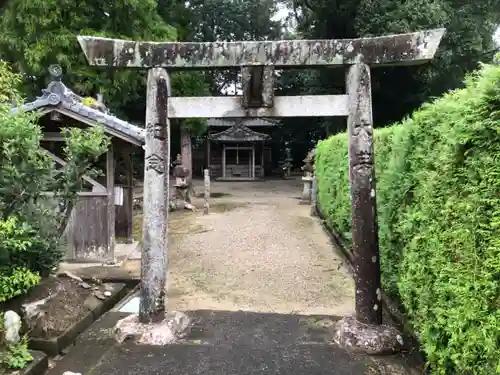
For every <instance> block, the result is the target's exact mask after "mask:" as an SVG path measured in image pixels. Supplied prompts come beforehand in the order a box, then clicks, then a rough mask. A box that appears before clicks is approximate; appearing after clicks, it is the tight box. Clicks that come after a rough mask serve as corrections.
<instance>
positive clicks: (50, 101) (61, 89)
mask: <svg viewBox="0 0 500 375" xmlns="http://www.w3.org/2000/svg"><path fill="white" fill-rule="evenodd" d="M101 107H102V110H99V109H97V108H94V107H91V106H90V105H86V104H84V98H83V97H81V96H79V95H77V94H75V93H74V92H73V91H72V90H70V89H69V88H68V87H67V86H66V85H65V84H64V83H62V82H61V81H60V80H57V79H55V80H53V81H51V82H50V83H49V84H48V86H47V88H45V89H43V90H42V95H41V96H39V97H37V98H36V99H35V100H34V101H32V102H29V103H26V104H24V105H22V106H20V107H14V108H12V109H11V113H16V112H18V111H20V110H21V111H25V112H30V111H34V110H38V111H40V113H41V114H42V115H44V114H47V113H50V112H53V111H55V112H59V113H61V114H63V115H65V116H68V117H71V118H73V119H75V120H77V121H79V122H82V123H85V124H88V125H91V126H97V125H103V126H104V130H105V131H106V133H108V134H110V135H112V136H115V137H118V138H121V139H123V140H125V141H127V142H129V143H132V144H135V145H138V146H141V145H142V144H143V143H144V140H145V130H144V129H143V128H140V127H138V126H136V125H132V124H130V123H128V122H126V121H124V120H121V119H119V118H118V117H116V116H114V115H112V114H111V113H110V112H109V110H108V109H107V108H106V107H104V106H103V105H101Z"/></svg>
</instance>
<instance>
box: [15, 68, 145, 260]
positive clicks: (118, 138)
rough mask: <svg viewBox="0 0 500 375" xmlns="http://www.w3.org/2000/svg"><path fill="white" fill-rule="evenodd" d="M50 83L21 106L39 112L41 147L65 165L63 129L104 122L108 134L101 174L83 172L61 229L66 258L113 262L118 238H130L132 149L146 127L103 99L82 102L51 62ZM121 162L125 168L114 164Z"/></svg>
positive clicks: (142, 136) (129, 239) (141, 144)
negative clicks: (118, 114)
mask: <svg viewBox="0 0 500 375" xmlns="http://www.w3.org/2000/svg"><path fill="white" fill-rule="evenodd" d="M49 71H50V73H51V76H52V81H51V82H50V83H49V84H48V86H47V88H45V89H43V90H42V95H41V96H39V97H38V98H37V99H35V100H34V101H32V102H30V103H26V104H24V105H23V106H21V107H20V108H13V109H12V110H11V113H15V112H17V111H19V110H22V111H26V112H28V111H38V112H39V113H40V114H41V117H40V118H39V124H40V125H41V126H42V129H43V132H44V135H43V140H42V144H41V145H42V147H43V148H44V149H45V150H46V152H47V153H48V155H50V157H51V158H52V159H53V160H54V162H55V163H56V164H58V165H60V166H63V165H65V164H66V162H65V161H64V156H63V142H64V137H63V135H62V134H61V128H67V127H80V128H83V127H88V126H103V127H104V130H105V132H106V133H107V134H108V135H109V136H110V137H111V145H110V147H109V149H108V151H107V153H106V155H105V156H104V157H103V159H104V158H105V159H106V160H105V163H104V160H103V164H105V171H103V172H105V173H104V176H102V177H101V178H98V179H92V178H90V177H88V176H84V177H83V180H84V189H83V191H81V192H79V193H78V200H77V202H76V204H75V207H74V208H73V211H72V213H71V217H70V220H69V223H68V225H67V227H66V230H65V236H66V239H67V245H68V247H67V253H66V257H65V258H66V259H65V260H67V261H76V262H106V263H110V262H114V261H115V242H116V239H115V238H116V237H117V236H118V237H123V238H124V239H125V241H126V242H127V243H132V242H133V236H132V217H133V178H132V173H133V169H132V161H131V152H132V147H134V146H137V147H142V146H143V144H144V129H142V128H140V127H137V126H134V125H132V124H130V123H128V122H126V121H123V120H120V119H119V118H117V117H115V116H113V115H112V114H111V113H110V112H109V110H108V109H107V108H106V107H105V106H104V104H103V103H102V101H101V100H98V101H97V103H96V104H97V105H90V104H85V101H84V98H83V97H81V96H79V95H77V94H75V93H74V92H73V91H72V90H70V89H69V88H68V87H67V86H66V85H65V84H64V83H63V82H62V81H61V80H60V76H61V73H62V72H61V69H60V68H59V67H58V66H51V68H50V69H49ZM118 163H123V168H120V170H121V171H122V172H123V171H124V172H123V173H122V174H121V175H120V174H118V173H117V170H116V166H117V164H118Z"/></svg>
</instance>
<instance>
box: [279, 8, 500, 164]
mask: <svg viewBox="0 0 500 375" xmlns="http://www.w3.org/2000/svg"><path fill="white" fill-rule="evenodd" d="M288 3H289V4H290V8H291V9H294V10H295V14H293V17H294V19H297V29H296V31H295V34H296V35H295V38H296V39H329V38H359V37H364V36H379V35H385V34H395V33H406V32H410V31H411V32H414V31H419V30H425V29H431V28H436V27H445V28H446V34H445V37H444V38H443V40H442V42H441V44H440V46H439V48H438V51H437V53H436V56H435V58H434V59H433V60H432V62H431V63H430V64H424V65H418V66H412V67H405V68H401V67H382V68H379V69H373V70H372V94H373V95H372V96H373V114H374V123H375V127H382V126H387V125H389V124H392V123H394V122H396V121H400V120H401V119H402V118H404V117H405V116H407V115H408V114H410V113H412V112H413V111H414V110H416V109H417V108H418V107H419V106H421V105H422V103H424V102H426V101H428V100H430V99H431V98H432V97H436V96H440V95H442V94H443V93H444V92H446V91H448V90H450V89H455V88H458V87H461V86H462V83H463V80H464V76H465V74H466V73H467V72H470V71H473V70H475V69H477V67H478V62H479V61H486V60H487V61H489V60H490V58H491V55H492V54H491V51H492V49H494V48H495V46H494V45H493V43H492V35H493V33H494V31H495V29H496V28H497V27H498V25H499V24H500V12H498V9H500V0H461V1H456V0H407V1H401V0H357V1H351V0H305V1H297V0H289V1H288ZM305 72H306V71H305V70H302V71H298V70H290V71H287V72H284V73H283V74H281V76H280V78H279V81H281V82H280V83H286V87H284V88H283V90H282V93H280V95H297V94H309V95H314V94H325V93H326V94H344V93H345V84H344V83H345V71H344V69H328V68H323V69H314V70H313V69H311V70H309V71H307V73H306V74H304V73H305ZM282 81H286V82H282ZM409 88H411V89H409ZM342 120H343V119H340V120H339V119H338V118H324V119H323V118H317V119H309V118H302V119H284V120H283V124H284V126H283V127H282V129H281V132H280V133H279V134H276V135H273V139H275V138H276V137H277V136H281V137H283V138H285V139H287V140H289V141H290V144H291V145H292V149H293V150H294V152H298V153H299V155H300V158H303V157H304V156H303V155H305V154H306V152H307V150H308V147H310V144H309V143H308V141H309V140H310V139H322V138H324V137H325V136H328V135H332V134H336V133H338V132H341V131H343V130H344V129H345V122H344V121H342ZM325 133H326V134H325Z"/></svg>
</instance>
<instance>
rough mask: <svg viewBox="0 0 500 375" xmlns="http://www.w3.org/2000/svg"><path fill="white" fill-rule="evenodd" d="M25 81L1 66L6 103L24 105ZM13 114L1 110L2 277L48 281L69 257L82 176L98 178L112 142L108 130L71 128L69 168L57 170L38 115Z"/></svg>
mask: <svg viewBox="0 0 500 375" xmlns="http://www.w3.org/2000/svg"><path fill="white" fill-rule="evenodd" d="M21 82H22V77H21V76H20V75H19V74H14V73H12V71H11V70H10V67H9V66H8V64H7V63H5V62H0V100H2V101H4V102H5V101H7V99H11V100H14V101H16V102H17V103H19V104H20V95H19V94H18V92H17V90H16V86H18V85H19V84H21ZM10 109H11V107H10V105H6V104H2V105H0V227H1V228H0V229H1V233H0V264H1V266H0V276H2V277H3V276H6V277H9V276H10V274H7V275H5V273H6V272H7V271H8V272H11V271H12V272H14V271H15V270H16V267H24V268H27V269H28V270H29V271H32V272H37V273H40V274H41V275H42V276H44V275H46V274H48V273H50V272H52V271H53V269H54V267H55V266H57V265H58V263H59V261H60V259H61V257H62V255H63V250H62V248H61V246H60V245H62V243H61V237H62V234H63V231H64V229H65V228H66V225H67V223H68V220H69V217H70V214H71V211H72V208H73V205H74V203H75V200H76V196H77V192H79V191H81V190H82V184H83V182H82V177H83V175H93V174H97V173H98V172H97V171H93V170H92V168H91V166H92V165H93V164H94V163H95V162H96V161H97V158H98V157H99V156H101V155H102V154H103V153H104V152H105V151H106V150H107V148H108V145H109V138H108V137H107V136H106V135H105V134H104V130H103V129H102V128H91V129H88V130H83V129H78V128H75V129H66V131H65V132H64V135H65V138H66V143H65V146H64V152H65V154H66V160H67V164H66V165H65V166H64V167H63V168H62V169H60V170H57V171H56V169H55V165H54V162H53V160H52V159H51V158H50V157H49V156H48V155H47V153H45V152H44V150H43V149H42V148H41V146H40V142H41V140H42V130H41V128H40V126H39V125H38V124H37V120H38V115H37V114H36V113H24V112H19V113H17V114H12V113H11V112H10ZM48 192H49V193H50V192H51V193H53V195H52V196H49V195H47V193H48ZM9 270H10V271H9Z"/></svg>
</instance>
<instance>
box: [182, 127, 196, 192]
mask: <svg viewBox="0 0 500 375" xmlns="http://www.w3.org/2000/svg"><path fill="white" fill-rule="evenodd" d="M181 160H182V165H183V166H184V167H186V168H187V169H188V171H189V175H188V176H187V181H188V182H191V179H192V178H193V143H192V142H191V134H189V132H188V131H187V130H185V129H184V127H182V128H181Z"/></svg>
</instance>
